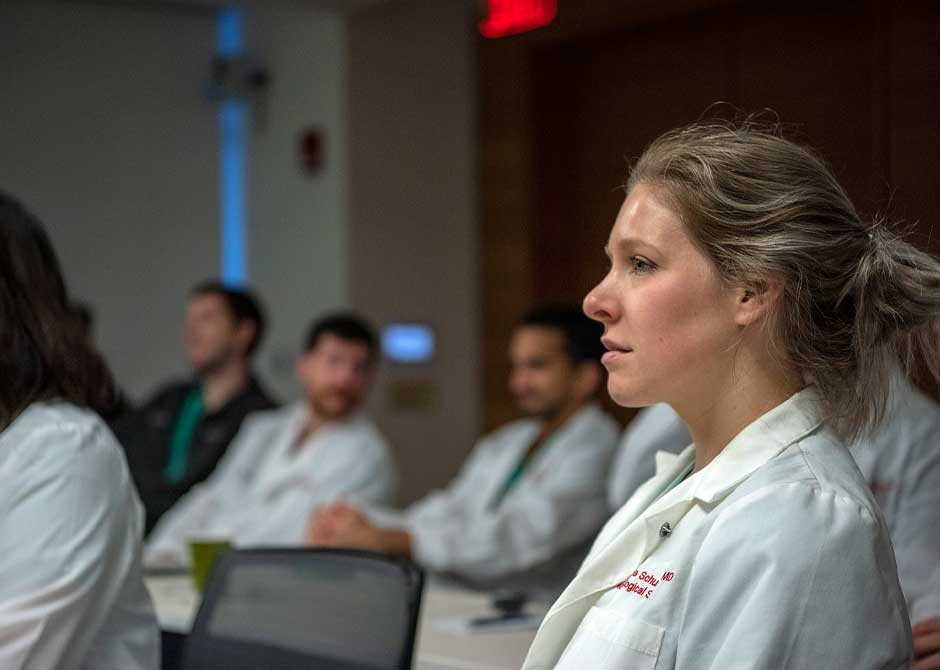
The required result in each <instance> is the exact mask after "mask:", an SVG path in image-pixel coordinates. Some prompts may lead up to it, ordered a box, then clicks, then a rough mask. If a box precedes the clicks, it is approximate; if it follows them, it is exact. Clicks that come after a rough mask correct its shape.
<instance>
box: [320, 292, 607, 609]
mask: <svg viewBox="0 0 940 670" xmlns="http://www.w3.org/2000/svg"><path fill="white" fill-rule="evenodd" d="M600 335H601V329H600V327H599V326H598V325H597V324H594V323H592V322H591V321H590V320H589V319H587V318H586V317H585V316H584V314H582V313H581V311H580V310H578V309H573V308H546V309H540V310H535V311H534V312H532V313H531V314H529V315H528V316H527V317H526V318H525V319H524V320H523V321H522V323H520V324H519V326H518V327H517V328H516V329H515V332H514V333H513V335H512V340H511V343H510V347H509V359H510V366H511V369H510V373H509V388H510V390H511V391H512V393H513V395H514V396H515V398H516V402H517V404H518V406H519V409H520V410H522V412H524V413H525V414H526V418H524V419H520V420H518V421H514V422H512V423H509V424H508V425H506V426H504V427H502V428H500V429H498V430H496V431H495V432H493V433H491V434H489V435H486V436H485V437H483V439H481V440H480V442H478V443H477V445H476V446H475V447H474V449H473V451H472V452H471V454H470V456H469V457H468V458H467V461H466V462H465V463H464V465H463V467H462V468H461V470H460V472H459V473H458V475H457V477H456V478H455V479H454V480H453V481H452V482H451V483H450V485H449V486H448V487H447V488H446V489H444V490H442V491H435V492H432V493H430V494H429V495H427V496H426V497H425V498H423V499H422V500H419V501H418V502H415V503H414V504H412V505H411V506H409V507H408V508H407V509H405V510H404V511H403V512H401V513H394V512H391V511H388V510H377V509H373V510H365V511H363V510H360V509H359V508H357V507H355V506H352V505H348V504H337V505H334V506H332V507H329V508H326V509H324V510H322V511H321V512H320V513H319V514H317V515H316V517H315V518H314V519H313V520H312V522H311V525H310V529H309V532H308V541H309V543H310V544H313V545H324V546H337V547H344V546H345V547H359V548H364V549H371V550H375V551H382V552H386V553H392V554H399V555H404V556H409V557H412V558H413V559H414V560H415V561H417V562H418V563H420V564H421V565H422V566H424V567H425V568H427V569H429V570H433V571H435V572H437V573H439V574H443V575H448V576H451V577H456V578H458V579H459V580H461V581H462V582H464V583H467V584H469V585H471V586H475V587H478V588H485V589H511V590H513V591H521V592H526V593H528V594H529V595H535V596H536V597H542V598H544V597H548V596H551V595H554V594H557V592H558V590H559V589H560V588H562V587H563V586H564V583H565V581H566V580H567V579H569V578H570V576H571V575H572V574H573V573H574V571H575V570H576V569H577V565H578V564H579V563H580V560H581V558H582V557H583V555H584V550H585V549H586V546H585V542H587V541H589V540H590V539H591V538H592V537H593V536H594V534H595V533H596V532H597V529H598V528H599V527H600V525H601V524H602V523H603V522H604V520H605V518H606V517H607V504H606V499H605V482H606V479H607V469H608V467H609V465H610V459H611V458H612V456H613V450H614V446H615V444H616V440H617V425H616V424H615V423H614V421H613V419H611V418H610V417H609V416H607V415H606V414H605V413H604V412H603V411H602V410H601V409H600V407H599V406H598V405H597V404H595V403H594V402H593V399H594V398H595V397H596V395H597V392H598V390H599V388H600V385H601V383H602V381H603V371H602V369H601V367H600V363H599V361H600V355H601V351H602V348H601V345H600Z"/></svg>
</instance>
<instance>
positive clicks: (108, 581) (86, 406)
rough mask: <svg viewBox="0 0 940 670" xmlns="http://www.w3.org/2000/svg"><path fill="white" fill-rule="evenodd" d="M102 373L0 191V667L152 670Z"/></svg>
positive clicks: (20, 214) (54, 275)
mask: <svg viewBox="0 0 940 670" xmlns="http://www.w3.org/2000/svg"><path fill="white" fill-rule="evenodd" d="M113 399H114V395H113V386H112V384H111V379H110V375H109V374H108V371H107V369H106V367H105V366H104V363H103V362H102V361H101V360H100V358H99V357H98V356H97V355H96V354H95V353H94V352H93V351H92V350H90V349H89V347H88V345H87V343H86V341H85V338H84V336H83V334H82V330H81V329H80V328H79V324H78V323H77V321H74V320H73V316H72V312H71V310H70V309H69V307H68V303H67V300H66V291H65V286H64V284H63V281H62V276H61V273H60V271H59V265H58V262H57V261H56V257H55V254H54V252H53V250H52V247H51V245H50V244H49V240H48V238H47V237H46V235H45V233H44V232H43V230H42V228H41V227H40V225H39V222H38V221H36V220H35V219H34V218H33V217H32V216H30V215H29V214H28V213H27V212H26V211H25V210H24V209H23V208H22V207H21V206H20V205H19V203H17V202H15V201H14V200H12V199H11V198H9V197H7V196H5V195H3V194H0V668H3V670H20V669H24V670H52V669H53V668H55V669H56V670H79V669H81V670H86V669H87V670H156V668H157V667H158V666H159V663H160V660H159V659H160V651H159V632H158V630H157V622H156V618H155V617H154V614H153V609H152V607H151V604H150V597H149V596H148V595H147V591H146V589H145V588H144V584H143V580H142V577H141V570H140V541H141V535H142V532H143V508H142V507H141V504H140V501H139V500H138V498H137V493H136V491H135V490H134V486H133V483H132V481H131V478H130V474H129V473H128V470H127V465H126V463H125V462H124V454H123V452H122V450H121V448H120V446H119V445H118V444H117V442H116V441H115V439H114V437H113V436H112V435H111V432H110V431H109V430H108V428H107V427H106V426H105V424H104V423H103V422H102V420H101V419H100V418H99V417H98V415H97V414H96V413H95V411H94V410H98V411H101V410H105V409H107V408H108V406H109V404H110V403H111V402H113Z"/></svg>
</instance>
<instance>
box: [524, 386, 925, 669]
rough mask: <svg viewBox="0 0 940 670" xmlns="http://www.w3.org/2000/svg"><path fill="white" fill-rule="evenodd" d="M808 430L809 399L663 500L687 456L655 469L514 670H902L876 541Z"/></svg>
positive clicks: (877, 528) (894, 589) (876, 530)
mask: <svg viewBox="0 0 940 670" xmlns="http://www.w3.org/2000/svg"><path fill="white" fill-rule="evenodd" d="M817 416H818V411H817V402H816V396H815V393H814V391H813V390H812V389H806V390H804V391H802V392H800V393H798V394H796V395H794V396H793V397H792V398H790V399H789V400H787V401H786V402H784V403H783V404H782V405H780V406H779V407H776V408H775V409H773V410H771V411H770V412H768V413H767V414H765V415H764V416H762V417H761V418H759V419H758V420H757V421H755V422H754V423H752V424H751V425H750V426H748V427H747V428H746V429H745V430H743V431H742V432H741V433H740V434H739V435H738V436H737V437H735V438H734V439H733V440H732V441H731V442H730V443H729V444H728V446H727V447H726V448H725V449H724V450H723V451H722V452H721V453H720V454H719V455H718V456H717V457H716V458H715V459H714V460H713V461H712V462H711V463H710V464H709V465H708V466H706V467H705V468H703V469H702V470H701V471H700V472H698V473H696V474H694V475H691V476H689V477H688V478H686V479H685V480H684V481H683V482H682V483H680V484H678V485H677V486H675V487H674V488H672V489H671V490H669V491H667V492H665V493H663V491H664V490H665V489H666V488H668V486H669V484H670V483H672V482H674V481H675V480H676V479H677V478H678V477H679V476H681V474H682V473H683V472H685V471H686V468H687V467H688V466H689V465H690V464H692V463H694V459H695V451H694V448H693V447H689V448H688V449H686V450H685V451H683V452H682V454H681V455H680V456H679V457H674V456H670V455H668V454H661V455H660V457H659V458H658V461H659V462H658V464H657V465H658V467H657V474H656V476H655V477H654V478H653V479H651V480H650V481H648V482H647V483H646V484H644V485H643V486H642V487H641V488H640V489H639V490H638V491H637V492H636V493H635V494H634V496H633V497H632V498H631V499H630V500H629V501H628V502H627V504H626V505H624V507H623V508H621V509H620V511H619V512H617V514H616V515H614V517H613V518H612V519H611V520H610V521H609V522H608V524H607V525H606V526H605V528H604V530H603V531H602V532H601V534H600V535H599V536H598V538H597V541H596V542H595V544H594V547H593V548H592V549H591V553H590V554H589V556H588V558H587V559H586V560H585V562H584V565H583V566H582V567H581V570H580V571H579V573H578V576H577V577H576V578H575V579H574V581H573V582H572V583H571V584H570V585H569V586H568V588H567V589H566V590H565V592H564V593H563V594H562V595H561V597H560V598H559V599H558V601H557V602H555V604H554V605H553V606H552V608H551V610H550V611H549V613H548V615H547V616H546V618H545V620H544V621H543V622H542V625H541V627H540V629H539V632H538V634H537V635H536V637H535V640H534V641H533V643H532V647H531V648H530V650H529V654H528V657H527V659H526V661H525V664H524V666H523V668H524V669H525V670H536V669H543V668H544V669H548V668H556V669H557V670H583V669H584V668H591V670H615V669H616V670H654V669H655V670H663V669H665V668H669V669H670V670H737V669H742V670H743V669H745V668H746V669H748V670H758V669H760V670H770V669H773V670H787V669H790V668H792V669H794V670H796V669H800V670H803V669H805V668H826V670H836V669H845V670H850V669H851V670H861V669H863V668H864V669H867V670H873V669H875V668H879V669H892V670H901V669H902V668H903V669H905V670H906V669H907V668H908V667H909V664H910V659H911V654H912V649H911V629H910V623H909V621H908V618H907V608H906V607H905V603H904V598H903V596H902V594H901V588H900V585H899V584H898V578H897V568H896V567H895V564H894V556H893V553H892V551H891V543H890V539H889V537H888V530H887V528H886V526H885V523H884V521H883V519H882V516H881V512H880V510H879V509H878V506H877V504H876V503H875V501H874V499H873V498H872V496H871V493H870V492H869V491H868V487H867V486H866V484H865V481H864V480H863V479H862V477H861V475H860V473H859V471H858V468H857V467H856V465H855V463H854V461H853V460H852V457H851V455H850V454H849V452H848V450H847V449H846V448H845V447H844V446H843V445H842V444H841V442H839V440H838V439H837V438H836V437H835V436H834V435H833V434H832V433H831V431H829V430H828V429H827V428H825V427H824V426H822V425H820V423H819V422H818V420H817ZM660 494H662V496H661V497H660ZM666 524H668V526H667V525H666Z"/></svg>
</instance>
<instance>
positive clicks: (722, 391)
mask: <svg viewBox="0 0 940 670" xmlns="http://www.w3.org/2000/svg"><path fill="white" fill-rule="evenodd" d="M607 253H608V256H609V258H610V261H611V267H610V271H609V272H608V274H607V275H606V277H605V278H604V279H603V280H602V281H601V283H600V284H599V285H598V286H597V287H596V288H595V289H594V290H593V291H592V292H591V293H590V294H589V295H588V296H587V298H586V299H585V311H586V312H587V313H588V314H589V315H590V316H592V317H593V318H595V319H597V320H599V321H601V322H602V323H603V324H604V326H605V335H604V340H603V341H604V344H605V345H606V347H607V349H608V353H607V354H606V355H605V356H604V359H603V362H604V365H605V366H606V367H607V370H608V372H609V380H608V388H609V390H610V392H611V395H612V396H613V398H614V399H615V400H616V401H617V402H618V403H620V404H622V405H627V406H644V405H649V404H652V403H656V402H666V403H668V404H670V405H671V406H672V407H673V408H674V409H675V410H676V412H677V413H678V414H679V416H681V417H682V419H683V421H684V422H685V424H686V425H687V427H688V428H689V432H690V433H691V436H692V439H693V445H692V446H691V447H689V448H688V449H686V450H685V451H683V452H682V453H681V454H679V455H678V456H677V457H675V458H673V459H669V460H670V462H665V461H666V459H663V461H662V462H660V463H659V464H658V465H659V468H658V471H657V473H656V475H655V476H654V477H653V478H652V479H651V480H649V481H648V482H647V483H646V484H644V485H643V486H642V487H641V488H640V489H639V490H638V491H637V492H636V493H635V494H634V495H633V497H632V498H631V499H630V500H629V501H628V502H627V503H626V505H624V507H623V508H621V509H620V511H619V512H617V514H615V515H614V516H613V518H612V519H611V520H610V521H609V522H608V524H607V525H606V526H605V528H604V530H603V531H602V532H601V534H600V535H599V536H598V538H597V540H596V542H595V544H594V547H593V548H592V550H591V553H590V554H589V555H588V557H587V559H586V560H585V562H584V564H583V565H582V567H581V570H580V571H579V573H578V575H577V576H576V577H575V579H574V581H573V582H572V583H571V584H570V585H569V586H568V588H567V589H566V590H565V592H564V593H563V594H562V595H561V597H560V598H559V599H558V601H557V602H556V603H555V604H554V605H553V607H552V609H551V610H550V611H549V613H548V615H547V616H546V618H545V620H544V622H543V623H542V626H541V628H540V629H539V632H538V634H537V636H536V638H535V640H534V641H533V644H532V647H531V649H530V651H529V655H528V657H527V659H526V662H525V665H524V667H525V668H526V669H528V670H535V669H543V668H544V669H547V668H557V669H558V670H573V669H578V670H580V669H582V668H592V670H614V669H617V670H652V669H656V670H663V669H666V668H668V669H677V670H678V669H682V670H735V669H744V668H747V669H749V670H750V669H757V668H761V669H768V670H769V669H770V668H773V669H774V670H779V669H788V668H793V669H797V668H799V669H802V668H827V670H831V669H837V668H845V669H846V670H848V669H850V668H851V669H852V670H861V669H875V668H891V669H896V670H901V669H906V668H909V667H910V663H911V654H912V649H911V627H910V623H909V621H908V617H907V611H906V606H905V602H904V597H903V595H902V593H901V589H900V586H899V584H898V577H897V568H896V566H895V561H894V555H893V552H892V549H891V544H890V539H889V535H888V530H887V528H886V526H885V523H884V520H883V519H882V516H881V513H880V511H879V510H878V507H877V505H876V503H875V501H874V500H873V499H872V496H871V494H870V492H869V490H868V487H867V486H866V483H865V481H864V480H863V479H862V477H861V475H860V473H859V471H858V468H857V467H856V466H855V463H854V462H853V460H852V457H851V455H850V454H849V453H848V451H847V449H846V447H845V446H844V445H845V443H846V442H848V441H851V440H852V439H854V438H855V437H857V436H858V435H859V434H861V433H863V432H864V431H866V430H868V429H869V428H871V427H872V426H873V425H875V424H877V422H878V421H879V420H880V416H881V413H882V411H883V408H884V404H885V401H886V395H887V386H888V382H889V379H890V377H891V374H892V371H893V370H894V369H895V366H896V364H897V361H898V359H899V355H900V354H903V353H907V352H906V351H905V348H906V347H909V346H915V345H920V348H922V350H923V353H924V354H925V355H926V358H927V360H928V362H929V363H930V364H931V369H932V370H934V371H937V369H938V365H937V356H938V354H940V346H938V345H940V337H938V335H937V333H938V317H940V290H938V289H940V263H938V262H937V261H935V260H934V259H933V258H931V257H930V256H927V255H925V254H923V253H921V252H918V251H917V250H916V249H914V248H913V247H911V246H910V245H908V244H907V243H905V242H904V241H902V240H900V239H898V238H897V237H896V236H895V235H893V234H892V233H891V232H890V231H889V230H888V229H887V228H886V227H885V226H884V225H874V226H872V225H867V224H865V223H863V222H862V221H861V220H860V219H859V217H858V215H857V213H856V212H855V209H854V208H853V206H852V204H851V202H850V201H849V199H848V197H847V196H846V195H845V193H844V191H843V190H842V188H841V187H840V186H839V185H838V183H837V182H836V180H835V179H834V178H833V177H832V175H831V173H830V172H829V171H828V169H827V168H826V167H825V165H824V164H823V163H822V162H821V161H820V160H819V159H818V158H816V157H815V156H814V155H813V154H812V153H811V152H809V151H808V150H806V149H804V148H802V147H800V146H798V145H796V144H793V143H791V142H789V141H786V140H784V139H782V138H780V137H779V136H778V135H777V134H775V133H774V132H772V131H768V130H762V129H760V128H757V127H755V126H754V125H750V124H745V125H743V126H740V127H732V126H727V125H722V124H716V125H698V126H692V127H689V128H685V129H681V130H678V131H673V132H671V133H667V134H666V135H664V136H663V137H661V138H659V139H658V140H656V141H655V142H654V143H653V144H652V145H651V146H650V147H649V148H648V149H647V150H646V152H645V153H644V155H643V156H642V157H641V158H640V159H639V161H638V163H637V164H636V166H635V167H634V169H633V171H632V173H631V176H630V180H629V183H628V185H627V198H626V201H625V202H624V204H623V207H622V208H621V210H620V213H619V214H618V217H617V219H616V222H615V223H614V227H613V230H612V231H611V235H610V239H609V242H608V246H607ZM902 359H904V360H906V359H905V358H904V357H902Z"/></svg>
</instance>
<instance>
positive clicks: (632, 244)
mask: <svg viewBox="0 0 940 670" xmlns="http://www.w3.org/2000/svg"><path fill="white" fill-rule="evenodd" d="M617 248H618V249H620V250H621V251H623V252H626V251H629V250H632V249H649V250H650V251H655V252H658V251H659V248H658V247H656V245H654V244H651V243H650V242H647V241H646V240H642V239H640V238H639V237H623V238H621V239H619V240H618V241H617Z"/></svg>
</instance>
